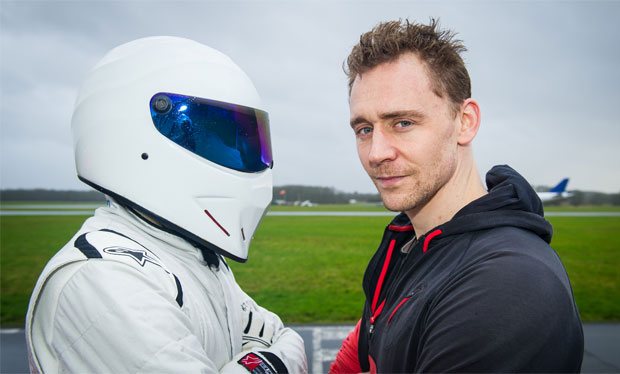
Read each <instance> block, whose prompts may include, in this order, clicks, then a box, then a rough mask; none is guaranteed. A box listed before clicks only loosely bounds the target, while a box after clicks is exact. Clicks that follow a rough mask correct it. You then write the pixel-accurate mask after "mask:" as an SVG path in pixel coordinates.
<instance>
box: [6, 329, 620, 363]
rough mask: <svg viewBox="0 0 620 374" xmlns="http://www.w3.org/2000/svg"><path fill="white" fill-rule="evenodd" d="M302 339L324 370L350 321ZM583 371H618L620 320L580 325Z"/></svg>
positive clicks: (13, 335)
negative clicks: (582, 334) (583, 348)
mask: <svg viewBox="0 0 620 374" xmlns="http://www.w3.org/2000/svg"><path fill="white" fill-rule="evenodd" d="M291 327H292V328H293V329H294V330H295V331H297V332H298V333H299V334H300V335H301V336H302V338H303V339H304V342H305V345H306V355H307V356H308V370H309V372H310V373H327V372H328V371H329V365H330V363H331V362H332V360H333V359H334V357H335V356H336V353H337V352H338V349H339V348H340V345H341V343H342V340H343V339H344V338H345V337H346V336H347V334H348V333H349V331H351V330H352V329H353V326H352V325H338V326H336V325H293V326H291ZM583 332H584V339H585V350H584V355H583V365H582V367H581V370H582V372H583V373H620V324H614V323H586V324H584V325H583ZM0 353H1V355H0V373H27V372H28V360H27V353H26V341H25V337H24V330H21V329H2V330H0Z"/></svg>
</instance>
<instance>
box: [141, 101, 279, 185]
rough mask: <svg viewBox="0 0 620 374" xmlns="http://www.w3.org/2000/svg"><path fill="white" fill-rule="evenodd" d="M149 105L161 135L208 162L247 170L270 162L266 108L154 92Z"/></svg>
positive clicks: (257, 169) (257, 170) (255, 168)
mask: <svg viewBox="0 0 620 374" xmlns="http://www.w3.org/2000/svg"><path fill="white" fill-rule="evenodd" d="M150 108H151V117H152V118H153V123H154V124H155V128H157V130H158V131H159V132H160V133H161V134H162V135H164V136H165V137H166V138H168V139H170V140H172V141H173V142H175V143H176V144H178V145H180V146H181V147H183V148H185V149H187V150H189V151H191V152H193V153H195V154H197V155H198V156H201V157H203V158H205V159H207V160H209V161H211V162H215V163H216V164H218V165H221V166H224V167H227V168H230V169H234V170H239V171H243V172H248V173H252V172H259V171H262V170H265V169H267V168H269V167H271V165H272V163H273V159H272V155H271V137H270V134H269V117H268V115H267V112H264V111H262V110H258V109H254V108H250V107H246V106H242V105H235V104H229V103H224V102H220V101H215V100H209V99H202V98H198V97H193V96H183V95H178V94H173V93H157V94H155V95H154V96H153V97H152V98H151V102H150Z"/></svg>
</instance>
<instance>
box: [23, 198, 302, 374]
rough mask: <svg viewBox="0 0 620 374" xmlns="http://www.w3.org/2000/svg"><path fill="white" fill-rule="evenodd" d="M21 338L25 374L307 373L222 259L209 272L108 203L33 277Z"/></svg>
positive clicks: (291, 335)
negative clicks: (259, 324)
mask: <svg viewBox="0 0 620 374" xmlns="http://www.w3.org/2000/svg"><path fill="white" fill-rule="evenodd" d="M217 257H219V256H217ZM257 281H259V280H257ZM247 310H252V311H253V313H254V321H264V324H263V325H264V326H267V329H268V330H270V331H271V333H273V337H272V338H271V337H269V336H268V337H267V338H266V340H268V341H270V344H271V345H270V346H269V347H268V348H267V347H266V346H262V345H260V344H254V343H252V344H247V345H245V344H246V343H247V342H248V341H246V340H243V339H246V338H248V337H247V336H244V334H245V335H247V333H248V330H249V323H248V318H247ZM244 313H246V314H245V317H244ZM251 320H252V316H250V321H251ZM255 330H256V329H255ZM262 330H264V328H262V329H261V334H262V332H263V331H262ZM256 331H258V330H256ZM242 336H244V337H243V338H242ZM26 338H27V343H28V351H29V359H30V366H31V370H32V371H33V372H36V371H38V372H44V373H55V372H81V373H86V372H89V373H93V372H106V373H138V372H143V373H149V372H160V373H161V372H165V373H198V372H201V373H204V372H208V373H213V372H230V373H269V372H283V371H288V372H290V373H299V372H306V371H307V363H306V356H305V353H304V344H303V341H302V339H301V337H300V336H299V335H298V334H297V333H296V332H294V331H293V330H291V329H289V328H284V327H283V325H282V322H281V321H280V319H279V318H278V316H277V315H275V314H273V313H271V312H269V311H267V310H265V309H263V308H261V307H259V306H258V305H256V303H255V302H254V301H253V300H252V299H251V298H250V297H249V296H248V295H246V294H245V293H244V292H243V291H242V290H241V289H240V288H239V286H238V285H237V283H236V282H235V279H234V277H233V274H232V272H231V270H230V269H229V268H228V265H226V263H225V262H224V261H223V259H220V260H219V266H215V265H211V266H209V265H208V264H207V263H206V262H205V261H204V259H203V255H202V253H201V251H200V250H199V249H197V248H196V247H194V246H193V245H191V244H190V243H188V242H187V241H185V240H183V239H181V238H180V237H178V236H175V235H172V234H169V233H167V232H164V231H162V230H159V229H157V228H155V227H153V226H151V225H150V224H148V223H146V222H144V221H143V220H141V219H139V218H137V217H136V216H135V215H133V214H132V213H130V212H129V211H127V210H126V209H125V208H123V207H120V206H118V205H115V204H114V203H111V204H110V206H109V207H105V208H99V209H97V211H96V212H95V215H94V216H93V217H91V218H89V219H88V220H87V221H86V222H85V223H84V225H83V226H82V228H81V229H80V231H79V232H78V233H77V234H76V235H75V236H74V237H73V239H72V240H71V241H70V242H69V243H68V244H67V245H65V247H64V248H62V249H61V250H60V252H58V253H57V254H56V256H54V257H53V258H52V259H51V260H50V262H49V263H48V264H47V266H46V267H45V269H44V270H43V273H42V274H41V276H40V277H39V280H38V282H37V284H36V286H35V289H34V291H33V294H32V297H31V300H30V305H29V308H28V314H27V316H26ZM249 339H252V337H249ZM261 339H262V338H261ZM261 339H255V340H256V341H261ZM242 340H243V342H242ZM242 344H244V345H243V347H245V348H243V347H242ZM248 346H249V347H250V348H248ZM242 349H243V351H242Z"/></svg>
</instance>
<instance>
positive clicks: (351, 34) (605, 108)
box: [0, 0, 620, 193]
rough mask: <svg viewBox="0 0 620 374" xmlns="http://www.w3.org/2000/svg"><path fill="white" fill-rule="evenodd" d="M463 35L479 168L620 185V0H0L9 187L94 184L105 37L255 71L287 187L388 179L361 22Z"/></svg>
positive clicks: (3, 173)
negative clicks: (91, 126)
mask: <svg viewBox="0 0 620 374" xmlns="http://www.w3.org/2000/svg"><path fill="white" fill-rule="evenodd" d="M431 17H434V18H439V20H440V24H441V26H442V28H446V29H451V30H454V31H455V32H457V33H458V38H459V39H461V40H463V41H464V43H465V45H466V46H467V48H468V51H467V52H465V53H464V55H463V57H464V60H465V63H466V65H467V68H468V70H469V73H470V76H471V80H472V97H473V98H475V99H476V100H477V101H478V103H479V104H480V107H481V113H482V123H481V127H480V131H479V133H478V136H477V137H476V139H475V141H474V154H475V158H476V161H477V164H478V167H479V170H480V172H481V178H483V176H484V173H486V171H487V170H488V169H490V168H491V167H492V166H493V165H496V164H508V165H510V166H512V167H513V168H515V169H516V170H517V171H519V172H520V173H521V174H522V175H523V176H525V177H526V179H528V181H529V182H530V183H531V184H533V185H547V186H552V185H555V184H556V183H557V182H559V181H560V179H562V178H564V177H570V178H571V181H570V183H569V186H568V189H569V190H574V189H579V190H584V191H601V192H608V193H617V192H620V147H619V145H620V123H619V120H618V118H619V116H618V107H619V106H620V2H618V1H587V2H578V1H566V2H564V1H537V2H534V1H514V2H508V1H458V2H457V1H452V2H444V1H423V2H422V1H318V0H317V1H250V0H245V1H42V2H39V1H15V2H14V1H4V0H2V1H0V188H2V189H13V188H49V189H71V190H87V189H89V188H88V187H87V186H86V185H84V184H82V183H81V182H79V181H78V179H77V177H76V172H75V166H74V161H73V150H72V138H71V130H70V122H71V115H72V111H73V105H74V101H75V98H76V95H77V90H78V89H79V86H80V82H81V81H82V80H83V78H84V77H85V76H86V74H87V72H88V71H89V70H90V69H91V68H92V66H94V65H95V64H96V63H97V61H99V60H100V59H101V58H102V57H103V56H104V55H105V53H106V52H107V51H109V50H110V49H112V48H114V47H116V46H118V45H120V44H123V43H125V42H128V41H131V40H134V39H138V38H141V37H146V36H153V35H173V36H180V37H185V38H189V39H193V40H196V41H198V42H201V43H203V44H206V45H208V46H210V47H213V48H215V49H218V50H220V51H221V52H223V53H225V54H227V55H228V56H229V57H231V58H232V59H233V60H234V61H235V62H236V63H237V64H238V65H239V66H240V67H241V68H242V69H243V70H244V71H245V72H246V73H247V74H248V76H249V77H250V78H251V79H252V81H253V82H254V85H255V86H256V88H257V89H258V92H259V93H260V95H261V98H262V101H263V103H264V107H265V108H266V109H267V111H268V112H269V116H270V121H271V134H272V146H273V154H274V169H273V172H274V185H286V184H301V185H311V186H326V187H333V188H335V189H336V190H339V191H344V192H360V193H367V192H375V191H376V190H375V188H374V186H373V184H372V182H371V181H370V179H369V178H368V176H367V175H366V174H365V172H364V170H363V168H362V167H361V165H360V162H359V159H358V156H357V151H356V146H355V137H354V134H353V132H352V130H351V128H350V126H349V108H348V95H347V80H346V77H345V74H344V73H343V69H342V66H343V62H344V61H345V59H346V57H347V55H348V53H349V52H350V50H351V48H352V46H353V45H354V44H355V43H356V42H357V41H358V40H359V36H360V34H362V33H364V32H366V31H368V30H370V29H371V28H372V27H373V26H375V25H376V24H377V23H379V22H381V21H387V20H394V19H399V18H400V19H405V18H408V19H409V20H411V21H417V22H422V23H427V22H428V21H429V19H430V18H431Z"/></svg>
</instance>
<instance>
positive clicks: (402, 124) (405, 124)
mask: <svg viewBox="0 0 620 374" xmlns="http://www.w3.org/2000/svg"><path fill="white" fill-rule="evenodd" d="M413 125H414V123H413V122H411V121H398V122H397V123H396V126H398V127H410V126H413Z"/></svg>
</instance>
